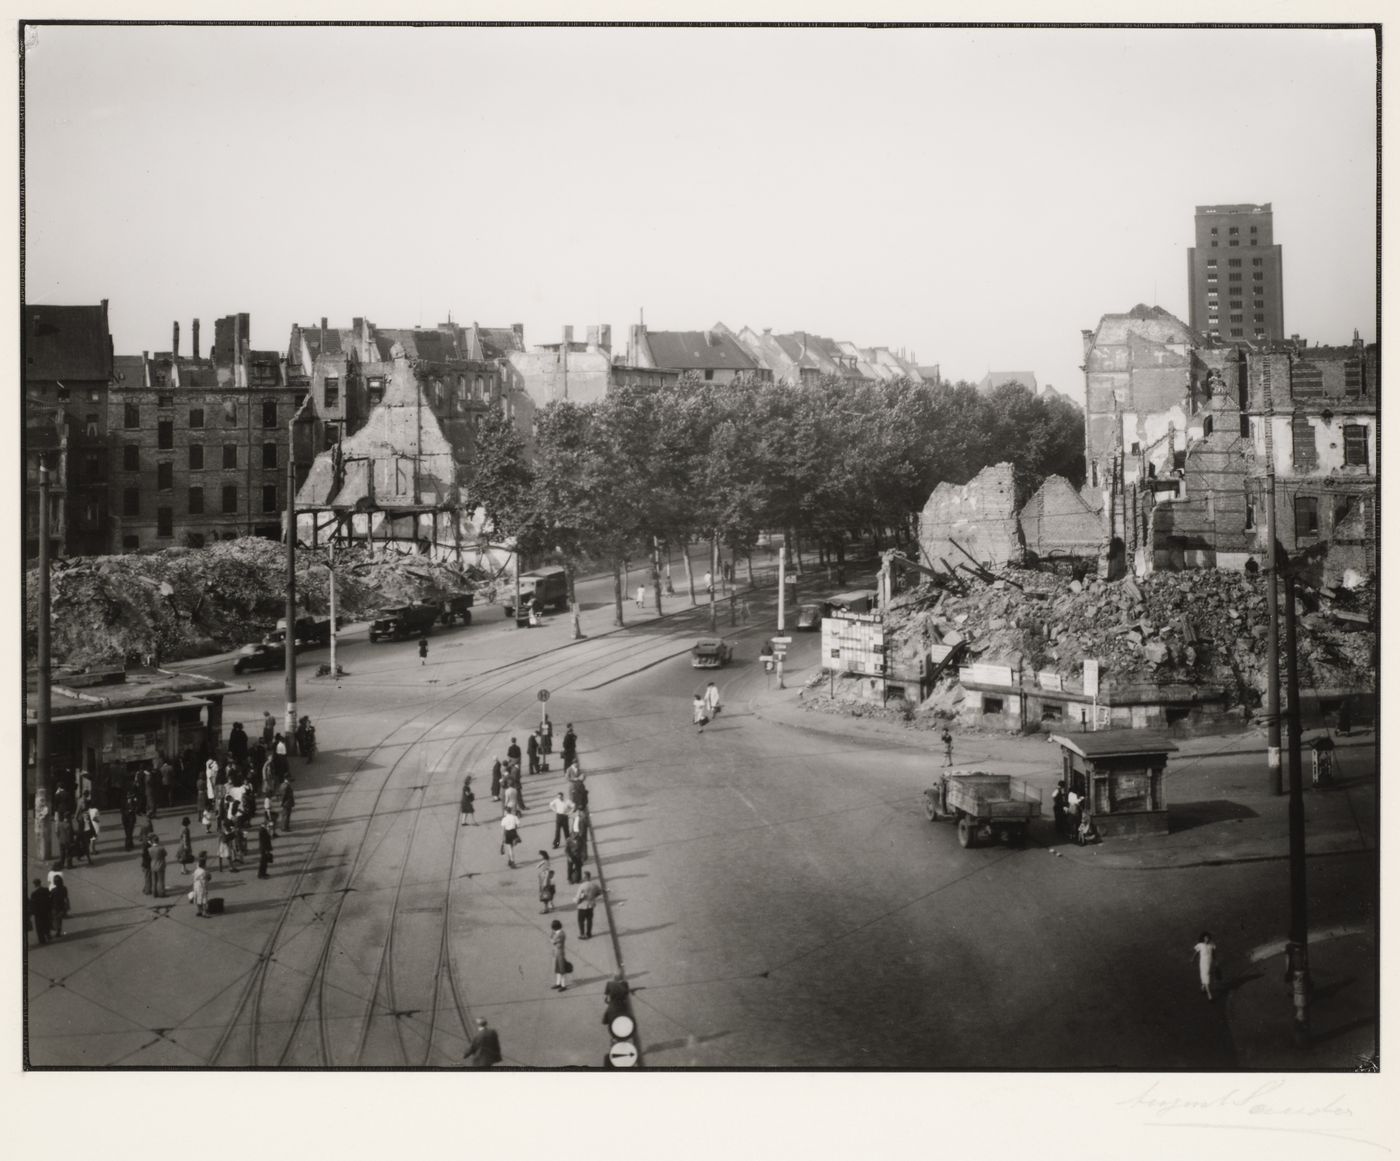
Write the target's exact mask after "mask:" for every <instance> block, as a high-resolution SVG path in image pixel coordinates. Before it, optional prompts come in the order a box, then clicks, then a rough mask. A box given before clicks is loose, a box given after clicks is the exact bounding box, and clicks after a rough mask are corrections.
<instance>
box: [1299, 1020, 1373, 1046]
mask: <svg viewBox="0 0 1400 1161" xmlns="http://www.w3.org/2000/svg"><path fill="white" fill-rule="evenodd" d="M1375 1023H1376V1017H1375V1016H1359V1017H1357V1018H1356V1019H1355V1020H1348V1021H1347V1022H1346V1023H1345V1024H1339V1025H1338V1026H1337V1027H1335V1028H1329V1029H1328V1030H1327V1031H1326V1032H1314V1033H1313V1034H1312V1037H1311V1039H1312V1042H1313V1043H1314V1044H1325V1043H1326V1042H1327V1041H1329V1040H1334V1039H1336V1037H1338V1036H1345V1035H1346V1034H1347V1033H1348V1032H1355V1031H1356V1030H1357V1029H1359V1028H1369V1027H1371V1026H1372V1025H1374V1024H1375Z"/></svg>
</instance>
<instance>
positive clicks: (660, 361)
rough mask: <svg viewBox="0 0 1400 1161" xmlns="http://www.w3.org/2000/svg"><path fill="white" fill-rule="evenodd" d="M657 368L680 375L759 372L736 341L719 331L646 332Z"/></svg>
mask: <svg viewBox="0 0 1400 1161" xmlns="http://www.w3.org/2000/svg"><path fill="white" fill-rule="evenodd" d="M646 339H647V345H648V346H649V347H650V348H651V357H652V361H653V362H654V363H655V364H656V365H657V366H658V367H664V368H667V369H669V370H679V371H705V370H715V371H719V370H729V371H756V370H757V369H758V364H757V363H756V362H755V361H754V359H753V358H752V356H750V355H749V354H748V352H747V351H745V350H744V348H743V347H741V346H740V345H739V344H738V342H736V341H735V340H734V338H733V337H732V336H731V335H729V334H726V333H722V332H719V331H647V333H646Z"/></svg>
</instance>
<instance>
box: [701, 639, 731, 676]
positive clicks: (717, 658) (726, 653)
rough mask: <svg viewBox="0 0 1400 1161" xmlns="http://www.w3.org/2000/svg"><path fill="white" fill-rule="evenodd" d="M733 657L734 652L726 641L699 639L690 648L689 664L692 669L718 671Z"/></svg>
mask: <svg viewBox="0 0 1400 1161" xmlns="http://www.w3.org/2000/svg"><path fill="white" fill-rule="evenodd" d="M733 657H734V650H733V648H732V647H731V646H730V644H729V642H728V641H724V640H721V639H720V638H719V637H701V638H700V640H699V641H697V642H696V643H695V644H694V645H692V646H691V647H690V664H691V668H693V669H718V668H719V667H720V666H721V665H728V664H729V662H730V660H731V659H732V658H733Z"/></svg>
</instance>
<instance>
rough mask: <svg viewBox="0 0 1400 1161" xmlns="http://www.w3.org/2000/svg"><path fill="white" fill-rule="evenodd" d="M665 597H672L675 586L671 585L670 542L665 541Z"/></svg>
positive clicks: (674, 592)
mask: <svg viewBox="0 0 1400 1161" xmlns="http://www.w3.org/2000/svg"><path fill="white" fill-rule="evenodd" d="M666 595H667V596H668V597H674V596H675V595H676V586H675V585H673V584H672V583H671V542H670V541H669V540H668V541H666Z"/></svg>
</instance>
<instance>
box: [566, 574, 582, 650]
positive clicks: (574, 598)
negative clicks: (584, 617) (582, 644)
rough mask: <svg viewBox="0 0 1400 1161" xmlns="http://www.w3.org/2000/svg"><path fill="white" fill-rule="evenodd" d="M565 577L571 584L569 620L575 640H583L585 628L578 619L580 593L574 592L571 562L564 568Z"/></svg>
mask: <svg viewBox="0 0 1400 1161" xmlns="http://www.w3.org/2000/svg"><path fill="white" fill-rule="evenodd" d="M564 576H565V577H566V578H567V579H568V582H569V613H570V617H569V620H570V622H571V627H572V629H573V633H574V640H575V641H578V640H581V639H582V637H583V626H582V625H581V624H580V623H579V617H578V593H576V592H575V591H574V566H573V563H572V562H570V563H568V564H566V565H565V566H564Z"/></svg>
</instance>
